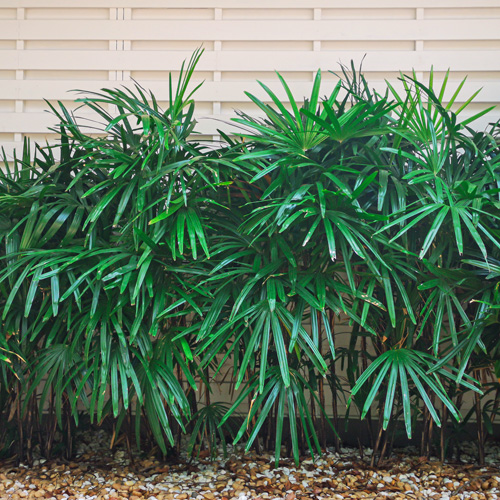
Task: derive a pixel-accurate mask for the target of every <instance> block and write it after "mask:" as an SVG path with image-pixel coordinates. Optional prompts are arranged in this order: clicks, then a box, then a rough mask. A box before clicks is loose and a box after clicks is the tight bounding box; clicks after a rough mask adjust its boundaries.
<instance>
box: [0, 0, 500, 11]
mask: <svg viewBox="0 0 500 500" xmlns="http://www.w3.org/2000/svg"><path fill="white" fill-rule="evenodd" d="M166 4H167V3H166V2H165V0H141V1H140V2H138V0H106V2H105V5H106V7H110V8H111V7H118V8H120V7H121V8H123V7H129V8H130V7H132V8H133V7H140V8H141V9H144V8H148V7H149V8H165V5H166ZM68 5H69V4H68V2H67V0H3V2H2V7H11V8H12V7H14V8H17V7H36V8H43V7H45V8H57V7H68ZM82 5H84V6H85V7H88V8H92V7H96V8H97V7H100V8H102V7H103V2H102V0H85V3H84V4H80V5H78V6H79V7H80V6H82ZM207 6H210V7H213V8H220V9H224V8H228V9H229V8H230V9H238V8H240V9H248V8H249V7H252V8H255V9H271V8H273V9H277V8H280V9H287V8H311V7H315V8H332V7H337V8H351V9H352V8H359V9H366V8H370V9H377V8H382V9H386V8H433V7H437V6H439V7H440V8H443V7H450V8H454V7H469V8H478V7H498V0H475V1H474V2H471V1H470V0H439V2H436V0H357V1H356V2H352V1H350V0H336V1H335V2H332V0H313V1H311V0H273V1H272V2H270V1H269V0H252V2H249V1H248V0H213V1H210V2H208V1H207V0H169V1H168V7H171V8H186V9H187V8H207Z"/></svg>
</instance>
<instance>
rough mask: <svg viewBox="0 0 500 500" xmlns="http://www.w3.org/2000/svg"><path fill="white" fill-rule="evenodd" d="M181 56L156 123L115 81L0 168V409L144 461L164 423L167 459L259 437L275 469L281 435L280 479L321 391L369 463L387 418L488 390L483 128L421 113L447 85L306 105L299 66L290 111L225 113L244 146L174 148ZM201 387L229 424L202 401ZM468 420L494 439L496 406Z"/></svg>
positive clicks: (320, 439) (492, 320) (497, 243)
mask: <svg viewBox="0 0 500 500" xmlns="http://www.w3.org/2000/svg"><path fill="white" fill-rule="evenodd" d="M200 55H201V53H200V52H196V53H195V54H194V55H193V57H192V59H191V61H190V62H189V64H188V65H187V67H186V68H185V69H184V68H182V71H181V77H180V80H179V83H178V84H177V86H176V88H175V89H174V84H173V82H172V81H170V102H169V106H168V108H167V109H166V110H162V109H161V108H160V107H159V106H158V104H157V102H156V100H155V97H154V96H153V95H152V94H150V93H147V92H146V91H145V90H144V89H143V88H142V87H141V86H139V85H137V84H136V85H135V88H134V90H128V89H124V90H117V89H114V90H109V89H104V90H102V91H101V92H100V93H95V94H90V95H89V94H85V97H82V98H80V99H78V102H80V103H81V105H82V107H84V108H87V109H90V110H93V111H94V112H95V113H96V114H97V116H98V117H99V122H91V123H88V124H85V123H81V120H78V119H77V118H75V117H74V116H73V114H71V113H70V112H69V111H68V110H67V109H66V108H65V107H64V106H63V105H62V104H60V103H59V104H58V106H52V105H51V108H52V111H53V112H54V113H55V114H56V116H57V117H58V118H59V121H60V124H59V128H58V129H57V131H58V133H59V137H60V142H59V144H57V145H55V146H46V147H42V146H40V145H35V147H34V150H33V151H31V152H30V145H29V143H28V142H27V143H26V147H25V149H24V151H23V157H22V158H18V159H15V160H14V161H13V162H10V163H9V162H7V160H6V161H5V167H4V169H3V171H2V172H1V173H0V242H1V248H2V250H1V252H2V259H1V261H0V262H1V264H0V302H1V305H2V330H3V332H2V333H3V335H2V336H0V337H1V342H2V344H1V345H0V348H1V351H0V363H1V366H2V374H3V378H2V386H1V389H2V397H1V403H2V404H3V411H4V412H5V413H10V414H11V415H15V416H16V419H17V422H18V425H19V429H20V430H23V429H24V430H26V429H27V430H28V432H30V431H29V429H30V428H32V427H33V426H35V425H38V426H47V429H48V430H49V431H50V432H51V433H52V434H50V432H49V435H53V433H54V431H55V428H56V427H55V423H57V425H58V426H59V428H61V429H64V430H66V435H68V436H69V435H70V434H69V432H70V430H71V426H72V425H74V424H78V419H79V415H80V412H82V411H83V412H84V413H85V414H87V415H89V416H90V419H91V421H93V422H97V423H101V422H103V421H104V420H105V419H110V420H113V421H114V423H115V435H118V434H119V433H120V432H124V433H127V436H128V435H131V434H132V433H133V430H134V429H135V436H136V442H137V444H138V445H139V446H140V445H141V437H142V436H143V435H144V433H143V432H142V430H144V429H146V430H147V433H146V435H148V436H150V437H151V438H152V439H153V441H154V442H155V443H156V445H157V446H158V447H159V449H160V450H161V451H162V452H163V453H166V452H167V447H168V446H169V445H170V446H174V445H175V444H176V433H180V432H184V431H186V429H187V430H190V431H191V432H192V437H191V441H190V442H189V452H190V453H194V450H195V445H197V447H196V449H197V453H199V452H200V450H201V448H202V446H206V447H207V448H208V451H209V453H210V454H211V455H212V456H214V455H215V452H216V439H217V438H220V441H221V442H222V444H223V447H224V450H225V449H226V438H227V437H228V436H231V437H234V439H235V441H240V440H242V439H246V440H247V447H246V448H247V449H249V448H250V447H252V446H256V447H257V448H259V447H260V445H261V443H260V442H259V440H258V439H257V438H258V437H259V436H261V437H262V436H264V437H265V439H264V441H265V444H266V446H273V447H274V448H275V450H276V461H278V460H279V457H280V454H281V444H282V441H283V435H284V433H287V434H289V435H290V446H291V450H290V451H291V452H292V454H293V456H294V458H295V460H296V461H298V459H299V456H300V454H301V453H302V452H304V451H305V450H306V449H308V450H309V451H310V453H311V454H312V455H313V456H315V455H316V454H318V453H320V452H321V447H322V446H324V442H325V441H324V439H325V436H326V431H327V428H330V427H331V428H332V429H333V431H335V425H336V424H337V420H336V419H337V414H336V413H335V412H336V410H335V412H334V413H335V414H334V415H333V419H331V412H330V411H329V410H327V409H326V408H325V407H324V406H325V388H324V381H326V383H327V385H328V386H329V387H330V388H331V392H332V395H333V398H334V408H336V404H337V401H339V400H342V399H343V400H347V399H348V400H349V401H348V404H350V402H351V400H352V401H354V403H355V405H356V407H357V408H359V410H360V413H361V417H362V418H363V417H365V415H367V414H371V413H372V411H373V412H375V413H377V412H378V414H379V415H380V433H379V438H378V439H375V438H374V442H373V445H374V447H375V448H376V449H377V448H378V447H379V444H380V438H381V436H382V434H383V431H385V430H386V429H387V428H388V425H389V423H390V422H391V421H392V422H394V421H397V420H398V419H399V418H402V419H403V420H404V422H405V427H406V432H407V434H408V436H411V431H412V425H413V423H414V422H415V420H416V419H419V418H420V417H423V420H424V424H425V423H426V422H427V424H425V425H428V423H429V422H430V420H431V419H433V420H434V421H435V423H436V424H437V425H438V426H439V425H441V424H443V423H445V422H446V418H447V415H448V414H450V415H451V416H452V417H453V418H455V419H456V420H457V421H459V420H460V412H459V408H458V407H459V406H460V404H457V402H456V399H457V398H460V401H461V398H463V395H464V393H465V392H467V391H470V392H472V393H474V392H475V393H480V392H481V391H480V384H479V383H478V382H477V381H476V380H475V378H478V377H479V375H481V377H480V378H481V380H480V381H482V382H484V384H485V385H484V390H485V391H487V392H489V393H490V394H491V393H493V392H495V391H496V394H498V384H497V383H496V382H495V383H494V384H493V385H488V384H487V382H486V378H485V377H486V374H487V372H490V373H493V372H492V370H496V376H497V377H498V374H499V368H498V367H499V366H500V365H499V363H500V361H499V359H500V358H499V349H500V347H499V345H500V344H499V335H498V308H499V305H498V304H499V301H498V290H497V283H498V276H499V274H500V266H499V263H498V259H499V249H500V238H499V215H500V213H499V208H500V189H499V188H498V186H499V185H500V184H499V183H500V174H499V169H500V156H499V145H498V141H497V138H496V136H495V131H496V130H497V126H496V125H493V126H492V127H491V130H490V131H488V132H476V131H474V130H473V129H471V128H470V124H471V123H472V122H473V121H474V119H476V118H478V117H479V116H481V115H482V114H483V113H479V114H478V115H476V116H474V117H469V118H467V119H465V120H463V121H460V113H461V111H462V109H463V108H465V107H466V106H467V104H468V103H469V102H470V100H468V101H467V102H466V104H465V105H464V106H462V108H460V109H459V110H457V111H453V110H452V105H453V103H454V101H455V100H456V98H457V94H458V91H459V90H460V88H461V86H462V84H461V85H460V86H459V88H458V89H457V91H456V92H454V93H453V97H452V99H451V100H450V101H449V102H448V103H447V104H444V102H443V99H444V96H445V88H446V83H447V78H446V80H445V82H444V84H443V86H442V87H441V88H440V89H437V88H435V87H434V83H433V78H432V76H431V80H430V81H429V83H428V85H423V84H422V83H421V82H418V81H416V80H415V79H414V78H412V77H406V76H402V81H403V91H402V92H401V93H397V92H396V90H395V89H394V88H393V87H392V86H390V85H389V84H388V89H387V92H386V94H385V95H384V96H380V95H377V94H375V93H374V92H371V91H370V89H369V87H368V85H367V83H366V82H365V80H364V78H363V77H362V75H360V74H357V73H356V72H353V74H352V75H351V74H349V73H347V72H346V71H345V72H344V79H343V80H340V81H339V83H338V84H337V85H336V86H335V87H334V89H333V91H332V92H331V93H330V95H329V96H327V97H325V98H321V97H320V84H321V73H320V72H318V73H317V75H316V78H315V81H314V83H313V88H312V91H311V95H310V96H309V97H308V98H307V99H306V100H305V101H304V102H303V103H298V102H296V101H295V99H294V97H293V95H292V93H291V91H290V89H289V87H288V85H287V84H286V82H285V81H284V80H283V78H282V77H281V76H279V79H280V82H281V84H282V86H283V88H284V91H285V92H286V94H287V96H288V98H289V101H290V103H291V104H290V107H289V108H288V107H285V105H284V104H282V103H281V102H280V101H279V99H278V98H277V97H276V95H275V93H274V91H272V90H271V89H269V88H268V87H267V86H265V85H262V87H263V89H264V91H265V92H266V93H267V95H268V99H267V100H268V102H270V103H272V104H266V103H265V102H264V101H261V100H260V99H258V98H257V97H255V96H252V95H248V97H249V98H250V99H251V100H252V101H253V102H254V103H255V104H256V105H257V107H258V108H259V109H260V112H261V114H263V118H259V119H257V118H254V117H251V116H248V115H245V114H240V115H239V117H238V118H237V119H236V120H235V121H236V122H238V124H239V125H240V126H241V127H242V129H243V130H244V132H243V133H240V134H238V135H237V136H235V137H232V138H231V137H226V136H224V138H225V139H226V141H225V144H224V145H223V146H221V147H219V148H217V149H215V148H213V147H210V145H208V146H207V145H203V144H201V143H199V142H196V140H195V139H196V135H194V132H195V124H196V122H195V120H194V119H193V111H194V103H193V101H192V93H193V92H191V91H190V90H189V88H190V87H189V82H190V77H191V75H192V72H193V70H194V67H195V65H196V62H197V60H198V59H199V57H200ZM431 75H432V73H431ZM109 109H114V110H116V112H115V113H111V112H110V111H109ZM289 109H290V110H289ZM31 153H32V154H31ZM33 155H34V159H33ZM339 322H344V323H348V324H349V325H350V328H351V341H350V343H349V347H348V348H346V347H345V346H343V347H341V348H338V346H336V338H335V337H336V324H337V325H338V324H339ZM341 365H342V366H341ZM341 368H342V370H343V371H344V373H345V376H346V379H347V381H348V382H349V385H350V387H349V388H347V387H346V386H345V385H342V383H341V380H342V376H343V375H341ZM228 370H229V372H228ZM222 374H224V376H226V377H230V378H231V380H232V382H233V383H234V386H235V389H237V390H240V391H241V392H239V394H238V395H237V396H235V399H234V404H233V405H232V406H230V405H228V406H225V405H224V404H221V403H217V402H215V403H214V402H210V399H209V397H208V394H209V392H208V391H209V388H210V386H211V385H213V384H215V383H216V380H217V379H218V378H220V377H222ZM325 379H326V380H325ZM495 384H496V385H495ZM198 386H205V389H204V391H205V392H206V394H207V398H206V401H205V405H204V406H202V407H200V408H198V402H197V399H198V398H197V397H196V395H195V394H196V393H195V392H194V391H196V390H197V387H198ZM348 389H350V392H351V394H350V397H349V394H343V392H347V393H348V392H349V390H348ZM244 402H248V405H249V410H248V414H247V415H246V416H245V419H244V421H243V423H240V425H238V427H237V429H235V430H233V427H232V425H233V424H234V422H233V421H232V420H231V419H232V417H234V416H235V415H237V414H238V413H239V412H240V411H241V407H242V404H243V403H244ZM479 409H480V411H481V412H482V413H481V414H482V417H483V419H484V422H485V425H486V429H487V431H488V432H493V422H494V419H495V417H496V416H497V414H498V405H497V404H496V401H493V402H491V403H486V404H484V405H483V407H482V409H481V405H480V407H479ZM43 413H45V414H48V417H46V418H42V416H43ZM351 418H352V414H351ZM36 422H39V423H38V424H37V423H36ZM285 424H286V426H287V428H285ZM131 429H132V433H130V432H129V431H130V430H131ZM271 429H274V430H271ZM429 429H432V426H428V427H427V430H428V431H429V432H431V431H430V430H429ZM431 437H432V436H431V435H429V436H428V440H430V439H431ZM385 439H386V438H385ZM49 441H50V440H49ZM261 441H262V440H261ZM178 442H179V441H178V440H177V443H178ZM442 442H443V443H444V440H442ZM42 444H43V443H42ZM43 446H45V451H47V452H50V448H51V444H50V442H49V443H45V445H43ZM384 449H385V447H384ZM22 450H23V440H22V439H20V450H19V453H22ZM27 451H28V458H29V453H30V450H29V449H28V450H27Z"/></svg>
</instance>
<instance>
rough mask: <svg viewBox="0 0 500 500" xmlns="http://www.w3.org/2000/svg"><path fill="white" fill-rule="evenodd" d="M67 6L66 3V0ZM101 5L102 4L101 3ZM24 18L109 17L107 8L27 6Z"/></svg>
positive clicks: (67, 18) (80, 18) (77, 18)
mask: <svg viewBox="0 0 500 500" xmlns="http://www.w3.org/2000/svg"><path fill="white" fill-rule="evenodd" d="M65 5H66V6H67V5H68V3H67V2H66V3H65ZM101 5H102V4H101ZM24 18H25V19H43V20H52V19H64V20H69V19H74V20H78V21H80V20H82V19H109V9H98V8H91V9H85V8H83V9H82V8H64V7H58V8H57V9H50V8H28V9H26V10H25V13H24Z"/></svg>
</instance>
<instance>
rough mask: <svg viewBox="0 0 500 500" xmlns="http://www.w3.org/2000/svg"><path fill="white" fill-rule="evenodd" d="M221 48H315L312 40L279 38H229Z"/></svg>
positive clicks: (247, 49)
mask: <svg viewBox="0 0 500 500" xmlns="http://www.w3.org/2000/svg"><path fill="white" fill-rule="evenodd" d="M221 48H222V50H223V51H230V50H235V51H243V52H251V51H254V50H255V51H258V52H262V51H266V52H269V51H278V50H284V51H287V52H288V51H293V50H307V51H311V50H313V42H312V40H311V41H309V40H279V41H269V40H264V41H262V40H238V41H231V40H227V41H224V42H222V44H221Z"/></svg>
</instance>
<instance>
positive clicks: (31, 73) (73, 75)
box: [0, 56, 108, 88]
mask: <svg viewBox="0 0 500 500" xmlns="http://www.w3.org/2000/svg"><path fill="white" fill-rule="evenodd" d="M72 59H73V60H75V59H76V58H75V57H74V56H73V58H72ZM0 64H1V62H0ZM38 66H39V67H43V65H42V64H40V65H38ZM54 66H55V67H56V68H61V69H51V70H44V69H28V70H27V71H24V78H25V79H26V80H58V81H60V80H67V81H68V82H71V81H73V80H105V79H106V77H107V76H108V75H107V71H95V70H82V69H76V68H78V67H81V66H79V65H78V62H77V61H75V64H73V65H71V66H73V67H74V68H75V69H72V68H71V67H69V68H68V65H64V64H62V65H54ZM35 67H36V66H35ZM63 68H67V69H63ZM70 88H72V87H70Z"/></svg>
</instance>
